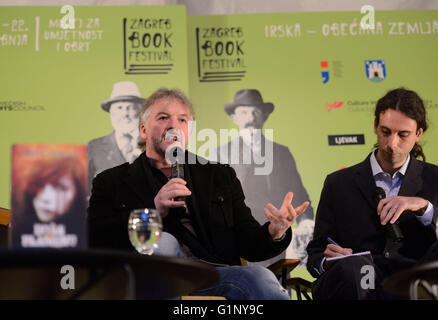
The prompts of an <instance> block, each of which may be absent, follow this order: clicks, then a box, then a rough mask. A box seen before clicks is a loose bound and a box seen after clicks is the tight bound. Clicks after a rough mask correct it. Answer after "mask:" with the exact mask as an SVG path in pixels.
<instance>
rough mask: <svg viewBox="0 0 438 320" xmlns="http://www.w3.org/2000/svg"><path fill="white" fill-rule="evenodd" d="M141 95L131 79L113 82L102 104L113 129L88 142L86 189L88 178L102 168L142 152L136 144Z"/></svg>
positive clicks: (125, 160) (89, 184) (90, 179)
mask: <svg viewBox="0 0 438 320" xmlns="http://www.w3.org/2000/svg"><path fill="white" fill-rule="evenodd" d="M143 102H144V99H143V98H142V97H141V96H140V90H139V89H138V87H137V85H136V84H135V83H134V82H130V81H124V82H117V83H115V84H114V87H113V91H112V93H111V96H110V99H109V100H106V101H103V102H102V103H101V107H102V109H103V110H104V111H106V112H109V114H110V119H111V125H112V126H113V128H114V130H113V131H112V132H111V133H110V134H108V135H106V136H104V137H100V138H97V139H93V140H91V141H90V142H88V146H87V147H88V190H89V191H88V192H90V191H91V181H92V180H93V178H94V177H95V176H96V175H97V174H98V173H99V172H102V171H103V170H105V169H108V168H112V167H115V166H117V165H119V164H122V163H124V162H132V161H134V159H135V158H137V157H138V155H139V154H140V153H141V149H140V148H139V146H138V138H139V136H138V114H139V112H140V109H141V106H142V103H143Z"/></svg>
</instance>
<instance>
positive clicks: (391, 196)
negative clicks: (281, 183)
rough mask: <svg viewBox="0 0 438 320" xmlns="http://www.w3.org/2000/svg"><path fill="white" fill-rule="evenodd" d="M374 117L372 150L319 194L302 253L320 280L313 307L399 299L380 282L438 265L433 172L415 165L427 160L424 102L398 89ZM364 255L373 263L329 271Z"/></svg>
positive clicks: (437, 172) (362, 260) (436, 172)
mask: <svg viewBox="0 0 438 320" xmlns="http://www.w3.org/2000/svg"><path fill="white" fill-rule="evenodd" d="M374 115H375V119H374V132H375V134H376V135H377V144H376V150H374V151H373V152H372V153H371V154H370V155H369V156H368V157H367V158H366V159H365V161H363V162H361V163H359V164H357V165H355V166H352V167H350V168H347V169H343V170H340V171H337V172H334V173H332V174H330V175H329V176H327V179H326V181H325V183H324V188H323V190H322V192H321V198H320V201H319V205H318V211H317V214H316V224H315V231H314V237H313V240H312V241H311V242H310V243H309V245H308V246H307V251H308V254H309V259H308V263H307V268H308V270H309V272H310V273H311V274H312V275H313V276H315V277H317V278H318V279H317V280H316V281H315V282H314V284H313V288H312V293H313V297H314V298H315V299H393V298H397V297H394V296H390V295H389V294H388V293H386V292H385V291H384V290H383V288H382V281H383V279H385V278H386V277H388V276H390V275H392V274H394V273H395V272H398V271H401V270H403V269H406V268H409V267H412V266H414V265H415V264H416V263H421V262H425V261H427V260H432V259H438V256H437V250H436V244H435V249H433V248H434V247H433V244H434V243H436V241H437V236H436V231H435V228H436V220H437V216H438V184H437V181H438V167H437V166H435V165H432V164H430V163H427V162H423V161H419V160H417V159H415V158H416V157H418V156H421V157H422V158H423V160H425V156H424V154H423V151H422V148H421V146H420V145H419V144H418V142H419V140H420V138H421V136H422V134H423V132H424V131H426V129H427V123H426V110H425V108H424V104H423V101H422V100H421V98H420V97H419V96H418V95H417V94H416V93H415V92H413V91H410V90H406V89H403V88H400V89H395V90H392V91H389V92H388V93H387V94H386V95H385V96H384V97H383V98H381V99H380V100H379V101H378V102H377V106H376V110H375V113H374ZM361 251H370V252H371V257H370V256H369V255H364V256H352V257H347V258H345V259H341V260H339V261H338V262H336V263H334V264H328V263H327V259H328V258H331V257H336V256H346V255H349V254H351V253H357V252H361ZM364 267H366V268H364ZM367 270H368V271H367ZM369 270H373V272H371V271H369ZM369 275H373V276H374V277H368V276H369Z"/></svg>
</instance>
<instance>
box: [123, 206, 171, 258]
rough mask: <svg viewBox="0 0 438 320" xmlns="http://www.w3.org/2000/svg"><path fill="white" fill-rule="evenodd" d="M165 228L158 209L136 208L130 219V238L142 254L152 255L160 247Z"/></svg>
mask: <svg viewBox="0 0 438 320" xmlns="http://www.w3.org/2000/svg"><path fill="white" fill-rule="evenodd" d="M162 229H163V223H162V220H161V215H160V213H159V212H158V211H157V210H156V209H148V208H145V209H135V210H133V211H131V213H130V215H129V220H128V234H129V240H130V241H131V244H132V245H133V246H134V248H135V249H136V250H137V251H138V252H139V253H141V254H148V255H151V254H152V253H153V252H154V249H156V248H158V245H157V242H158V240H159V239H160V236H161V232H162Z"/></svg>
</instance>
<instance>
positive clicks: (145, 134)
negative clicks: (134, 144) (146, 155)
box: [140, 123, 147, 141]
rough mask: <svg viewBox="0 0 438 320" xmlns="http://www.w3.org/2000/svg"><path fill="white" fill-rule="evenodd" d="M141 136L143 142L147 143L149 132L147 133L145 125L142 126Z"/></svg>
mask: <svg viewBox="0 0 438 320" xmlns="http://www.w3.org/2000/svg"><path fill="white" fill-rule="evenodd" d="M140 136H141V138H142V139H143V140H145V141H146V137H147V131H146V126H145V125H144V123H143V124H141V125H140Z"/></svg>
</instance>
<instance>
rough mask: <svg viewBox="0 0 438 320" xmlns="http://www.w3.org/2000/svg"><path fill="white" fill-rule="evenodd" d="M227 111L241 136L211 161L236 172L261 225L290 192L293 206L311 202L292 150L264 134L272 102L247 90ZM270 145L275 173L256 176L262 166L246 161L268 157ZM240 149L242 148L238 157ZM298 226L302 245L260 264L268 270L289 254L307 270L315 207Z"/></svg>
mask: <svg viewBox="0 0 438 320" xmlns="http://www.w3.org/2000/svg"><path fill="white" fill-rule="evenodd" d="M224 110H225V112H226V114H228V116H229V117H230V118H231V120H232V121H233V122H234V123H235V124H236V125H237V126H238V128H239V135H238V136H237V137H236V138H234V139H233V140H231V141H230V142H229V143H227V144H223V145H221V146H219V147H218V148H217V149H215V150H212V152H211V154H210V159H211V160H213V161H218V162H220V163H228V164H230V165H231V166H232V167H233V168H234V169H235V171H236V174H237V176H238V178H239V180H240V181H241V182H242V187H243V191H244V193H245V196H246V199H245V203H246V205H247V206H248V207H249V208H250V209H251V212H252V214H253V216H254V217H255V218H256V219H257V220H258V222H259V223H261V224H263V223H265V222H266V221H267V219H266V217H265V215H264V213H263V208H265V207H266V205H267V204H268V203H269V202H270V203H272V204H273V205H274V206H277V205H280V204H281V203H282V201H283V197H284V195H285V194H286V192H287V191H292V192H293V193H294V197H293V200H292V205H294V204H295V203H302V202H304V201H309V202H310V199H309V195H308V193H307V191H306V189H305V188H304V186H303V183H302V180H301V177H300V174H299V173H298V171H297V166H296V163H295V159H294V157H293V156H292V154H291V152H290V151H289V148H288V147H287V146H284V145H281V144H278V143H275V142H273V141H270V140H268V139H267V138H266V137H265V136H264V135H263V134H262V131H261V130H262V129H263V125H264V123H265V122H266V120H267V119H268V117H269V115H270V114H271V113H272V112H273V111H274V105H273V104H272V103H271V102H264V101H263V98H262V95H261V94H260V92H259V91H258V90H256V89H243V90H239V91H237V92H236V94H235V95H234V101H233V102H230V103H227V104H225V106H224ZM268 143H269V144H271V145H272V156H271V157H269V158H270V159H271V160H272V171H271V172H270V173H269V174H263V175H258V174H255V170H254V169H255V168H256V167H260V165H259V164H256V163H255V162H253V161H251V163H249V164H248V163H247V162H244V161H243V159H244V158H245V157H246V159H252V156H251V155H253V154H257V153H258V154H262V155H266V154H265V153H266V150H270V148H268V146H267V144H268ZM236 145H238V146H239V151H238V154H237V156H236V150H235V146H236ZM269 147H270V146H269ZM233 148H234V149H233ZM244 155H245V156H244ZM297 224H298V228H296V229H294V233H293V234H294V237H295V236H299V237H300V241H293V240H292V242H291V245H290V247H289V248H288V250H286V251H285V252H283V253H282V254H281V255H279V256H277V257H274V258H272V259H269V260H266V261H264V262H262V263H257V264H261V265H263V266H268V265H270V264H272V263H273V262H275V261H277V260H279V259H280V258H285V256H286V254H287V255H288V258H289V257H290V258H298V259H300V260H301V265H302V266H304V265H305V262H306V261H307V253H306V246H307V242H309V241H310V240H311V237H312V234H313V226H314V213H313V208H312V206H311V205H309V207H308V208H307V210H306V212H304V213H303V214H302V215H300V216H299V217H298V218H297ZM303 240H304V241H303Z"/></svg>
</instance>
